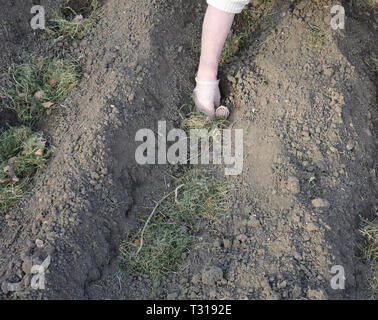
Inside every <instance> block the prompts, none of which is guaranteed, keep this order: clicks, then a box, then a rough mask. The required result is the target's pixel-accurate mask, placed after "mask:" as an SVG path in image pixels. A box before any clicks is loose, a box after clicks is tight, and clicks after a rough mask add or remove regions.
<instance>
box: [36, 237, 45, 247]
mask: <svg viewBox="0 0 378 320" xmlns="http://www.w3.org/2000/svg"><path fill="white" fill-rule="evenodd" d="M35 244H36V246H37V248H43V241H42V240H41V239H36V240H35Z"/></svg>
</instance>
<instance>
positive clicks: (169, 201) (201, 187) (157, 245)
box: [120, 169, 227, 280]
mask: <svg viewBox="0 0 378 320" xmlns="http://www.w3.org/2000/svg"><path fill="white" fill-rule="evenodd" d="M172 178H173V179H174V181H175V186H174V189H173V191H172V192H170V193H169V194H167V195H166V196H164V197H163V198H162V199H161V200H159V201H158V202H157V205H156V209H155V211H153V212H152V213H151V214H152V215H150V217H151V220H148V219H144V220H142V221H141V228H140V230H139V231H138V232H136V233H134V234H130V235H129V237H128V239H126V241H124V242H123V243H122V245H121V248H120V251H121V255H122V265H121V268H122V269H123V270H125V271H126V272H128V273H129V274H148V275H149V276H150V277H151V278H152V279H154V280H156V279H159V278H160V277H161V276H162V275H163V274H165V273H167V272H169V271H172V270H173V269H174V268H175V267H176V265H177V263H178V262H179V260H180V259H181V256H182V254H183V253H184V252H185V251H186V250H188V249H189V247H190V244H191V243H192V242H193V233H194V232H195V231H196V230H197V227H198V225H199V224H200V223H201V222H205V223H207V224H208V225H209V226H211V225H214V224H216V223H218V222H219V221H221V218H222V216H223V214H224V210H223V204H224V201H225V199H226V196H227V189H226V181H225V180H221V179H217V178H215V177H213V176H212V175H211V174H209V173H207V172H206V171H204V170H197V169H188V170H187V171H185V172H184V173H183V174H182V176H181V177H179V178H175V177H172ZM142 226H144V228H142ZM141 242H142V246H141Z"/></svg>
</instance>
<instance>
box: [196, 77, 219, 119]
mask: <svg viewBox="0 0 378 320" xmlns="http://www.w3.org/2000/svg"><path fill="white" fill-rule="evenodd" d="M196 83H197V85H196V88H195V89H194V103H195V105H196V107H197V108H198V109H199V110H200V111H202V112H204V113H205V114H207V115H208V116H209V117H211V118H212V117H214V114H215V107H219V105H220V100H221V95H220V91H219V80H216V81H199V80H198V79H197V78H196Z"/></svg>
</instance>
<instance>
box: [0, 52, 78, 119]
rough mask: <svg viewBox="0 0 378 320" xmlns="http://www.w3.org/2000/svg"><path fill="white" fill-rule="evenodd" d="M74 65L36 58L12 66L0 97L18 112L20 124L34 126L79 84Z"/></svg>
mask: <svg viewBox="0 0 378 320" xmlns="http://www.w3.org/2000/svg"><path fill="white" fill-rule="evenodd" d="M78 80H79V75H78V71H77V66H76V65H75V64H74V63H72V62H69V61H66V60H58V59H54V60H45V59H38V60H37V61H36V62H32V63H25V64H21V65H16V66H13V67H11V68H10V69H9V82H10V84H9V85H7V88H6V87H3V86H2V87H0V98H2V99H3V102H4V101H5V103H7V104H8V105H9V107H10V108H12V109H14V110H15V111H16V112H17V115H18V119H19V121H20V122H21V123H22V124H24V125H30V126H33V125H34V124H35V123H36V122H37V121H38V120H40V119H41V117H42V115H43V114H44V112H45V110H46V109H48V108H54V107H56V106H57V105H58V104H59V103H61V102H62V101H63V100H64V99H65V98H66V97H67V96H68V94H69V93H70V92H71V91H72V89H73V88H74V87H75V86H76V85H77V84H78Z"/></svg>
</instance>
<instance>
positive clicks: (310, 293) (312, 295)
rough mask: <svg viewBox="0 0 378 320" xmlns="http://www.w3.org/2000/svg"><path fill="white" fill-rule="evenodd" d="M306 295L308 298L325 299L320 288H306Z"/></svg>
mask: <svg viewBox="0 0 378 320" xmlns="http://www.w3.org/2000/svg"><path fill="white" fill-rule="evenodd" d="M307 297H308V298H309V299H310V300H325V299H326V297H325V295H324V292H323V291H322V290H311V289H310V290H308V292H307Z"/></svg>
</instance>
